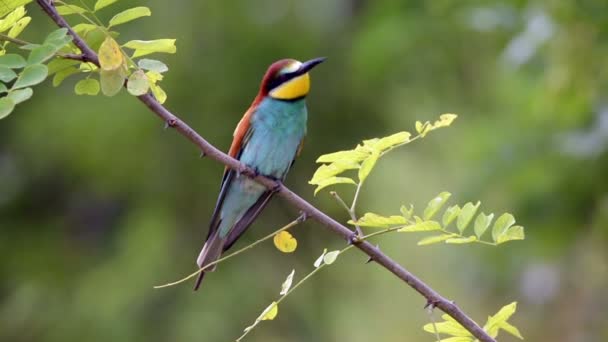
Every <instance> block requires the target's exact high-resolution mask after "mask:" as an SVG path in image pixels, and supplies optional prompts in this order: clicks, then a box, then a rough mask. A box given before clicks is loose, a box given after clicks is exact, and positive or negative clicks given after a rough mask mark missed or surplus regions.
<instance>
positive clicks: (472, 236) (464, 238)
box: [445, 235, 477, 244]
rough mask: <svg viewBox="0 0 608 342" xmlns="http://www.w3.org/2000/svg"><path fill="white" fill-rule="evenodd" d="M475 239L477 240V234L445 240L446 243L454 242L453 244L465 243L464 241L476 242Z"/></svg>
mask: <svg viewBox="0 0 608 342" xmlns="http://www.w3.org/2000/svg"><path fill="white" fill-rule="evenodd" d="M474 241H477V236H475V235H471V236H469V237H461V238H453V239H447V240H445V242H446V243H453V244H463V243H470V242H474Z"/></svg>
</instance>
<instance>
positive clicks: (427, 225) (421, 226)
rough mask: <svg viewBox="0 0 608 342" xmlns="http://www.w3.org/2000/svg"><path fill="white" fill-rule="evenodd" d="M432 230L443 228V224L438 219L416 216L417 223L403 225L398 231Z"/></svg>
mask: <svg viewBox="0 0 608 342" xmlns="http://www.w3.org/2000/svg"><path fill="white" fill-rule="evenodd" d="M432 230H441V225H440V224H439V222H437V221H423V220H421V219H420V218H419V217H417V216H416V223H414V224H412V225H409V226H407V227H403V228H401V229H399V230H397V231H398V232H404V233H410V232H428V231H432Z"/></svg>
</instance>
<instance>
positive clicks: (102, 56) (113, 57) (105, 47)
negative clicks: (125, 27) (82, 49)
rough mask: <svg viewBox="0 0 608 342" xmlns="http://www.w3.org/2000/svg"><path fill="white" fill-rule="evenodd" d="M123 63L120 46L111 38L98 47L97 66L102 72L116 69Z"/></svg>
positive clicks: (107, 38)
mask: <svg viewBox="0 0 608 342" xmlns="http://www.w3.org/2000/svg"><path fill="white" fill-rule="evenodd" d="M123 63H124V57H123V55H122V52H121V51H120V46H119V45H118V43H116V41H115V40H114V39H112V37H106V40H104V41H103V43H101V46H100V47H99V64H100V65H101V68H102V69H103V70H114V69H118V68H119V67H120V66H121V65H122V64H123Z"/></svg>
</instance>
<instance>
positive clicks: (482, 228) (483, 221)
mask: <svg viewBox="0 0 608 342" xmlns="http://www.w3.org/2000/svg"><path fill="white" fill-rule="evenodd" d="M493 218H494V214H490V215H486V214H484V213H481V214H479V215H477V218H476V219H475V224H474V226H473V230H474V231H475V235H477V237H478V238H480V237H481V236H482V235H483V233H485V232H486V229H488V226H490V223H492V219H493Z"/></svg>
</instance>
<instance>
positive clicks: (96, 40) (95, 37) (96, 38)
mask: <svg viewBox="0 0 608 342" xmlns="http://www.w3.org/2000/svg"><path fill="white" fill-rule="evenodd" d="M82 38H83V39H84V41H85V42H86V43H87V44H88V45H89V47H90V48H91V49H92V50H93V51H98V50H99V48H100V47H101V44H102V43H103V42H104V41H105V39H106V33H105V32H104V31H103V30H102V29H100V28H99V27H95V28H94V29H92V30H90V31H87V32H85V33H84V34H83V35H82Z"/></svg>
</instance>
